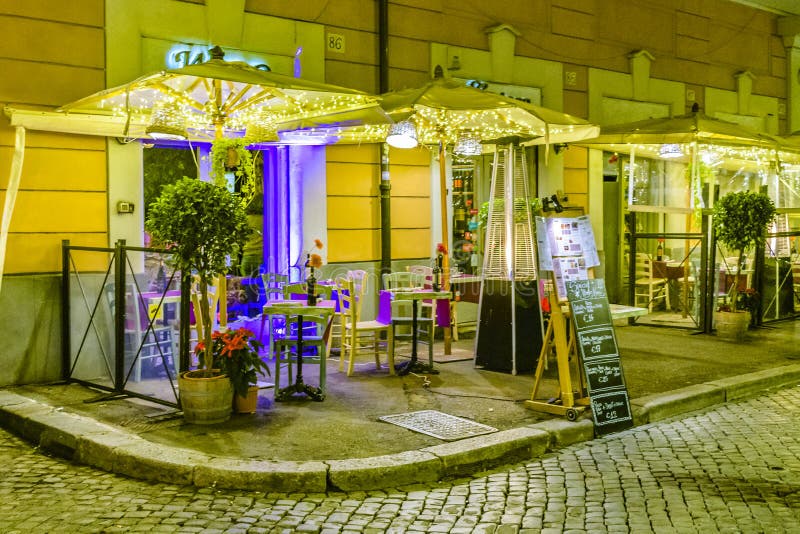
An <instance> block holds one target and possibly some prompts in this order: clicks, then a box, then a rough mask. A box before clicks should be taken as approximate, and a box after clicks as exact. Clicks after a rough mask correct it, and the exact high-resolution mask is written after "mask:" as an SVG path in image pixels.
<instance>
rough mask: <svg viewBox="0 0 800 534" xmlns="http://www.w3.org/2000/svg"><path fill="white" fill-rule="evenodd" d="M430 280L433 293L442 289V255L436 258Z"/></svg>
mask: <svg viewBox="0 0 800 534" xmlns="http://www.w3.org/2000/svg"><path fill="white" fill-rule="evenodd" d="M431 274H432V278H433V280H431V287H432V288H433V290H434V291H439V290H440V289H441V288H442V255H441V254H439V256H437V258H436V263H435V264H434V267H433V272H432V273H431Z"/></svg>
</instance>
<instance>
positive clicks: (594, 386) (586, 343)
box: [566, 278, 633, 435]
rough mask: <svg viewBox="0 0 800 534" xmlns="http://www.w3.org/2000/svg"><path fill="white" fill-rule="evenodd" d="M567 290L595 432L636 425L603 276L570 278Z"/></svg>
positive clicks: (601, 432)
mask: <svg viewBox="0 0 800 534" xmlns="http://www.w3.org/2000/svg"><path fill="white" fill-rule="evenodd" d="M566 289H567V298H568V299H569V303H570V307H571V309H572V320H573V323H574V325H575V334H576V335H577V345H578V350H579V352H580V358H581V365H583V370H584V373H585V375H586V383H587V389H588V393H589V401H590V403H591V406H592V417H593V418H594V428H595V433H596V434H597V435H603V434H610V433H612V432H618V431H620V430H624V429H626V428H630V427H632V426H633V418H632V417H631V404H630V401H629V399H628V389H627V387H626V386H625V378H624V376H623V375H622V365H621V364H620V361H619V348H618V347H617V338H616V336H615V335H614V326H613V324H612V322H611V309H610V308H609V306H608V296H607V295H606V286H605V282H604V281H603V280H602V279H600V278H595V279H589V280H570V281H567V283H566Z"/></svg>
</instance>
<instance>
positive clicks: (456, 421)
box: [378, 410, 497, 441]
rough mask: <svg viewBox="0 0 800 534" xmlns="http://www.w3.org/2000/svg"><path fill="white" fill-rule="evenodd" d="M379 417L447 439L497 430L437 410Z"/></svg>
mask: <svg viewBox="0 0 800 534" xmlns="http://www.w3.org/2000/svg"><path fill="white" fill-rule="evenodd" d="M378 419H380V420H381V421H386V422H387V423H392V424H393V425H397V426H402V427H403V428H407V429H409V430H413V431H414V432H419V433H421V434H427V435H429V436H433V437H434V438H439V439H442V440H445V441H453V440H457V439H464V438H470V437H472V436H479V435H481V434H490V433H492V432H497V429H496V428H492V427H490V426H487V425H482V424H480V423H476V422H475V421H470V420H469V419H464V418H463V417H456V416H455V415H449V414H446V413H442V412H437V411H436V410H421V411H419V412H409V413H398V414H394V415H383V416H381V417H378Z"/></svg>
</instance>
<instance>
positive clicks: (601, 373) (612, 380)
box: [585, 357, 625, 391]
mask: <svg viewBox="0 0 800 534" xmlns="http://www.w3.org/2000/svg"><path fill="white" fill-rule="evenodd" d="M585 367H586V380H587V381H588V385H589V389H590V390H592V391H601V390H603V389H608V388H619V387H623V388H624V387H625V382H624V380H623V377H622V368H621V367H620V365H619V360H618V359H616V358H613V357H612V358H598V359H596V360H592V363H591V364H587V365H586V366H585Z"/></svg>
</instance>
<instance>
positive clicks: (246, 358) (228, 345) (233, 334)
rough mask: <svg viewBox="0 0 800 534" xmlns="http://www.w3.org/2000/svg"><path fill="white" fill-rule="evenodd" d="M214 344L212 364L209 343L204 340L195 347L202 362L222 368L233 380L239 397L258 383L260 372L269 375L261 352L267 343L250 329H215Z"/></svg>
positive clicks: (212, 340)
mask: <svg viewBox="0 0 800 534" xmlns="http://www.w3.org/2000/svg"><path fill="white" fill-rule="evenodd" d="M211 343H212V345H211V360H212V361H211V362H210V366H209V362H207V361H206V346H207V345H206V344H205V343H204V342H202V341H201V342H200V343H198V344H197V346H196V347H195V353H196V354H197V357H198V359H199V360H200V365H202V366H204V367H210V368H213V369H223V370H224V371H225V374H226V375H228V376H229V377H230V379H231V383H232V384H233V390H234V391H235V392H236V394H237V395H239V396H240V397H246V396H247V390H248V388H249V387H250V385H252V384H257V383H258V375H259V374H261V375H265V376H269V375H270V371H269V367H268V366H267V364H266V363H265V362H264V361H263V360H262V359H261V357H260V356H259V355H258V351H259V349H261V348H262V347H263V346H264V345H263V344H262V343H261V342H260V341H259V340H258V339H257V338H256V337H255V334H254V333H253V332H251V331H250V330H248V329H246V328H239V329H238V330H229V331H227V332H218V331H215V332H214V333H213V334H211Z"/></svg>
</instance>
